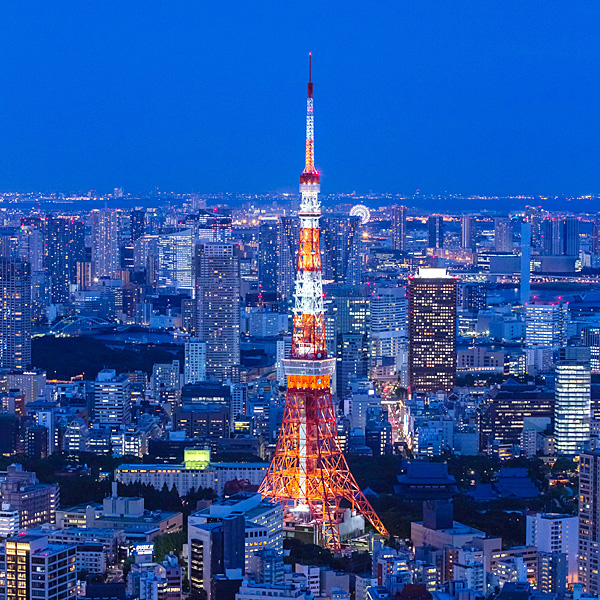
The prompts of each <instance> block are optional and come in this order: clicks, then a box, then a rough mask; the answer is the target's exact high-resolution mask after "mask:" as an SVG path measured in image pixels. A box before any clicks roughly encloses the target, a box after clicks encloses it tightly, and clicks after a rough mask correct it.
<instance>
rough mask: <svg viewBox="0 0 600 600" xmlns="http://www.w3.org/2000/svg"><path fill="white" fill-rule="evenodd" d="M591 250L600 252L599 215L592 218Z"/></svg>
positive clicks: (596, 252) (595, 252)
mask: <svg viewBox="0 0 600 600" xmlns="http://www.w3.org/2000/svg"><path fill="white" fill-rule="evenodd" d="M592 252H593V253H594V254H600V217H598V216H597V217H596V218H595V219H594V224H593V226H592Z"/></svg>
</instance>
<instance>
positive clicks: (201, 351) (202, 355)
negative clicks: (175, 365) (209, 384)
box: [183, 338, 206, 385]
mask: <svg viewBox="0 0 600 600" xmlns="http://www.w3.org/2000/svg"><path fill="white" fill-rule="evenodd" d="M205 379H206V342H203V341H202V340H201V339H200V338H189V339H188V340H187V341H186V343H185V365H184V368H183V382H184V383H185V384H186V385H187V384H189V383H196V382H198V381H204V380H205Z"/></svg>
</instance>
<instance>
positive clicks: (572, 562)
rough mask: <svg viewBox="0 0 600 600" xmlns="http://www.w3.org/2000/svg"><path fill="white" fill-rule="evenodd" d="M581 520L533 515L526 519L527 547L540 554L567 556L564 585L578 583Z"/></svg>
mask: <svg viewBox="0 0 600 600" xmlns="http://www.w3.org/2000/svg"><path fill="white" fill-rule="evenodd" d="M578 529H579V519H578V518H577V517H576V516H575V515H561V514H557V513H533V514H528V515H527V517H526V535H527V537H526V545H527V546H535V547H536V548H537V549H538V550H539V551H540V552H546V553H550V554H556V553H559V554H566V558H567V564H568V569H566V573H565V581H564V582H563V585H564V586H565V587H566V584H567V577H568V583H576V582H577V552H578V547H577V545H578V537H579V531H578Z"/></svg>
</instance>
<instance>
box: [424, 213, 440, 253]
mask: <svg viewBox="0 0 600 600" xmlns="http://www.w3.org/2000/svg"><path fill="white" fill-rule="evenodd" d="M427 226H428V229H429V236H428V243H427V247H428V248H443V247H444V217H442V216H439V215H432V216H431V217H429V220H428V221H427Z"/></svg>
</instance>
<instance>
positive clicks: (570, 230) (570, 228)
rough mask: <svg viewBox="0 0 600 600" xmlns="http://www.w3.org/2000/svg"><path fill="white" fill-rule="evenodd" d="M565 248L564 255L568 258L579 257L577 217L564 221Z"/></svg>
mask: <svg viewBox="0 0 600 600" xmlns="http://www.w3.org/2000/svg"><path fill="white" fill-rule="evenodd" d="M563 227H564V230H565V233H564V240H565V242H564V248H563V252H562V253H563V254H565V255H566V256H579V219H578V218H577V217H567V218H566V219H565V220H564V225H563Z"/></svg>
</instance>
